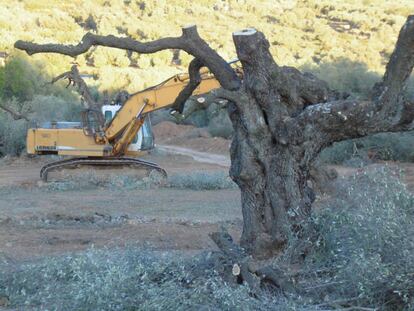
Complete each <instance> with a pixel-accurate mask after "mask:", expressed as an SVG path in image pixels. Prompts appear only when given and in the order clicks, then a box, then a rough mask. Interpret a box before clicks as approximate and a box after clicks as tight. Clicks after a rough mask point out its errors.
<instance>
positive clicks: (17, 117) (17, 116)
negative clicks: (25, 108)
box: [0, 104, 30, 121]
mask: <svg viewBox="0 0 414 311" xmlns="http://www.w3.org/2000/svg"><path fill="white" fill-rule="evenodd" d="M0 109H3V110H4V111H6V112H7V113H9V114H10V115H11V116H12V118H13V119H14V120H16V121H17V120H22V119H23V120H26V121H30V119H29V118H28V116H26V115H25V114H23V113H20V112H17V111H15V110H13V109H11V108H10V107H7V106H5V105H3V104H0Z"/></svg>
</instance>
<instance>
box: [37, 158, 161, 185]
mask: <svg viewBox="0 0 414 311" xmlns="http://www.w3.org/2000/svg"><path fill="white" fill-rule="evenodd" d="M81 165H92V166H107V167H110V166H135V167H138V168H144V169H147V170H148V169H151V170H156V171H158V172H160V173H161V174H163V175H164V176H165V177H166V176H167V172H166V171H165V170H164V169H163V168H162V167H160V166H159V165H158V164H156V163H153V162H149V161H145V160H141V159H136V158H109V157H108V158H88V157H85V158H72V159H66V160H61V161H55V162H52V163H49V164H46V165H44V166H43V167H42V169H41V170H40V178H41V179H42V180H43V181H47V176H48V173H50V172H51V171H55V170H59V169H63V168H71V167H76V166H81Z"/></svg>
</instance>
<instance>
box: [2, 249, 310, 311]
mask: <svg viewBox="0 0 414 311" xmlns="http://www.w3.org/2000/svg"><path fill="white" fill-rule="evenodd" d="M210 259H211V254H208V253H204V254H201V255H198V256H195V257H193V259H190V258H189V257H181V258H180V257H178V256H177V255H174V254H172V253H160V252H156V253H155V252H149V251H145V250H142V249H132V248H130V249H127V250H110V251H109V250H104V251H98V250H94V249H91V250H89V251H87V252H84V253H81V254H78V255H69V256H65V257H60V258H48V259H45V260H42V261H40V262H37V263H33V264H23V265H21V266H20V267H19V268H18V269H16V267H15V266H11V265H7V264H4V265H0V279H1V280H2V281H1V282H0V297H7V298H8V300H9V302H10V307H13V308H18V309H24V310H269V309H273V310H288V309H293V308H292V307H293V305H294V304H293V303H291V302H288V301H287V300H286V299H285V298H283V297H271V296H270V295H268V294H266V293H263V296H262V297H261V299H260V300H259V299H256V298H254V297H252V296H251V295H249V290H248V288H247V287H246V286H237V287H232V286H230V285H228V284H226V283H225V282H224V281H223V280H222V279H221V278H220V277H219V276H218V274H217V272H216V271H215V269H214V265H213V264H212V261H211V260H210ZM295 309H296V310H299V309H300V308H295ZM306 310H309V309H306Z"/></svg>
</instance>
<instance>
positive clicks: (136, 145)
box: [102, 105, 154, 154]
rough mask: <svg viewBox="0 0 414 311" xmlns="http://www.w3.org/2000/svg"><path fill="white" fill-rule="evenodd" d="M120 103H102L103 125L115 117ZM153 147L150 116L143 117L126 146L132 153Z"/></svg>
mask: <svg viewBox="0 0 414 311" xmlns="http://www.w3.org/2000/svg"><path fill="white" fill-rule="evenodd" d="M121 108H122V106H121V105H104V106H102V114H103V115H104V118H105V125H107V124H109V123H110V122H111V120H112V119H113V118H114V117H115V115H116V113H117V112H118V110H119V109H121ZM153 148H154V134H153V132H152V125H151V119H150V116H146V117H145V121H144V124H143V125H142V126H141V128H140V130H139V131H138V133H137V135H136V136H135V137H134V140H133V141H132V143H131V144H130V145H129V146H128V151H127V152H128V153H129V154H134V153H138V152H139V151H145V150H151V149H153Z"/></svg>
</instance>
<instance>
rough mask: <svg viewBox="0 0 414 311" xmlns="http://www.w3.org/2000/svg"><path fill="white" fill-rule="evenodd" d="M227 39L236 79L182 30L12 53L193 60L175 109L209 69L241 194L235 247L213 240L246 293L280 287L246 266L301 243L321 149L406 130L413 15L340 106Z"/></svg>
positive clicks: (252, 38)
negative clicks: (359, 88)
mask: <svg viewBox="0 0 414 311" xmlns="http://www.w3.org/2000/svg"><path fill="white" fill-rule="evenodd" d="M233 40H234V44H235V47H236V51H237V55H238V58H239V60H240V62H241V64H242V68H243V80H241V79H240V78H239V77H238V76H237V74H236V73H235V71H234V70H233V69H232V68H231V67H230V66H229V64H227V62H226V61H224V59H223V58H221V57H220V56H219V55H218V54H217V53H216V52H215V51H214V50H213V49H212V48H211V47H210V46H209V45H208V44H207V43H206V42H205V41H204V40H203V39H201V38H200V37H199V35H198V33H197V30H196V27H195V26H191V27H185V28H183V33H182V35H181V36H180V37H175V38H171V37H169V38H163V39H159V40H155V41H152V42H146V43H142V42H138V41H136V40H133V39H131V38H128V37H127V38H119V37H115V36H100V35H94V34H91V33H88V34H86V35H85V36H84V37H83V38H82V40H81V42H80V43H79V44H77V45H61V44H35V43H30V42H24V41H17V42H16V44H15V47H17V48H19V49H22V50H25V51H26V52H27V53H29V54H35V53H60V54H64V55H69V56H72V57H75V56H77V55H79V54H82V53H85V52H87V51H88V50H89V49H90V48H91V47H92V46H107V47H113V48H118V49H124V50H129V51H133V52H137V53H154V52H157V51H161V50H165V49H181V50H184V51H186V52H187V53H189V54H191V55H193V56H194V57H195V59H194V61H193V62H192V63H191V65H190V67H189V72H190V76H191V81H190V83H189V86H188V87H187V88H185V89H184V90H183V92H182V93H181V94H180V96H179V98H178V100H177V102H176V104H177V106H179V105H180V103H182V102H183V101H184V100H185V99H186V98H188V96H189V94H191V92H190V91H191V90H192V89H194V88H195V87H196V86H197V85H198V83H199V78H200V77H199V72H198V71H199V69H200V68H201V67H202V66H206V67H208V68H209V69H210V70H211V71H212V72H213V73H214V75H215V76H216V78H217V79H218V80H219V81H220V83H221V86H222V89H220V90H217V91H216V92H215V94H216V96H218V97H220V98H223V99H226V100H228V101H229V105H228V112H229V115H230V118H231V120H232V123H233V127H234V137H233V141H232V146H231V150H230V153H231V160H232V164H231V168H230V175H231V177H232V178H233V180H234V181H235V182H236V183H237V184H238V185H239V187H240V189H241V196H242V212H243V219H244V225H243V233H242V238H241V245H242V246H243V248H239V247H237V246H236V245H234V243H233V242H232V240H231V238H230V237H229V235H228V234H226V233H216V234H214V235H213V236H212V237H213V239H214V240H215V241H216V243H217V244H218V245H219V247H220V248H221V249H222V250H223V251H224V253H226V254H227V255H228V257H231V258H233V259H232V260H233V262H237V263H239V264H240V265H237V266H235V267H236V268H235V271H234V273H235V274H240V276H241V278H242V279H244V280H246V281H247V282H248V283H249V284H251V285H252V286H257V285H258V284H260V281H261V280H267V281H269V280H270V281H271V282H273V283H275V284H277V285H279V286H288V285H286V284H288V282H284V281H283V273H281V272H280V271H276V270H275V269H271V268H268V267H258V266H255V265H253V264H252V262H253V261H252V260H250V259H246V258H249V257H248V256H250V255H252V256H253V257H255V258H256V259H266V258H270V257H272V256H275V255H277V254H280V253H281V252H282V251H283V249H284V247H285V246H286V244H287V242H288V241H289V237H290V236H292V235H295V236H299V237H300V236H301V233H302V228H303V227H304V226H305V224H307V222H308V220H309V217H310V215H311V206H312V202H313V201H314V193H313V189H312V187H311V183H310V169H311V167H312V163H313V162H314V161H315V159H316V157H317V155H318V154H319V153H320V152H321V150H323V149H324V148H326V147H327V146H329V145H331V144H332V143H333V142H337V141H341V140H346V139H350V138H357V137H363V136H366V135H368V134H372V133H378V132H386V131H390V132H391V131H405V130H411V129H413V128H414V122H413V119H414V105H413V103H412V102H410V101H408V100H407V99H406V98H405V96H404V88H405V85H406V82H407V79H408V77H409V75H410V74H411V71H412V68H413V65H414V53H413V51H414V16H409V17H408V19H407V21H406V23H405V24H404V26H403V27H402V29H401V31H400V34H399V38H398V41H397V44H396V47H395V50H394V52H393V53H392V55H391V58H390V61H389V63H388V64H387V67H386V72H385V74H384V77H383V79H382V81H381V82H380V83H378V84H376V85H375V87H374V88H373V95H372V100H371V101H357V100H351V99H347V98H346V96H345V95H342V94H340V93H339V92H336V91H332V90H330V89H329V88H328V86H327V84H326V82H324V81H321V80H319V79H317V78H316V77H315V76H313V75H311V74H308V73H304V74H303V73H301V72H299V71H298V70H296V69H295V68H292V67H281V66H279V65H278V64H276V62H275V61H274V59H273V58H272V56H271V54H270V52H269V42H268V41H267V40H266V38H265V36H264V35H263V34H262V33H261V32H259V31H256V30H255V29H245V30H242V31H239V32H235V33H233ZM302 252H306V247H304V248H303V249H302ZM299 255H303V254H300V252H299ZM237 267H239V270H240V271H239V270H238V269H237ZM282 283H283V284H282Z"/></svg>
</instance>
